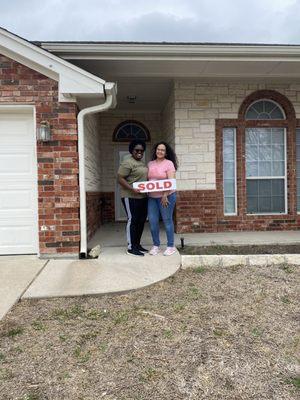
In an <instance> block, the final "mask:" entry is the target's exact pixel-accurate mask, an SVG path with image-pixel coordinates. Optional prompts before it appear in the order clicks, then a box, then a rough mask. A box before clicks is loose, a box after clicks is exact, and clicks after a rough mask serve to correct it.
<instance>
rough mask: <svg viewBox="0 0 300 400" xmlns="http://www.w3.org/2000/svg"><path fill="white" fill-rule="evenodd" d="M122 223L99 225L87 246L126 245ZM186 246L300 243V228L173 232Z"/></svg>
mask: <svg viewBox="0 0 300 400" xmlns="http://www.w3.org/2000/svg"><path fill="white" fill-rule="evenodd" d="M125 225H126V224H125V222H114V223H107V224H104V225H102V226H101V227H100V228H99V229H98V230H97V231H96V233H95V235H94V236H93V237H92V238H91V240H90V241H89V242H88V248H92V247H94V246H96V245H98V244H99V245H100V246H101V248H109V247H122V246H124V249H125V248H126V234H125ZM182 238H183V239H184V245H185V246H195V245H197V246H211V245H227V246H230V245H274V244H280V245H287V244H299V243H300V232H299V231H267V232H266V231H240V232H216V233H181V234H176V233H175V244H176V246H177V247H180V246H181V239H182ZM161 242H162V246H165V245H166V237H165V233H164V231H163V229H161ZM142 244H143V245H144V246H146V247H148V248H150V246H151V245H152V240H151V233H150V229H149V224H148V223H146V225H145V229H144V233H143V237H142Z"/></svg>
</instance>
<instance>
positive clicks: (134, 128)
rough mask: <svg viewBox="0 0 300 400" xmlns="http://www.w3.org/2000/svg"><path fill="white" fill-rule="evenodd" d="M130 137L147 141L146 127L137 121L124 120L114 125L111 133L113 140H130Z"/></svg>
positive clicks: (148, 137)
mask: <svg viewBox="0 0 300 400" xmlns="http://www.w3.org/2000/svg"><path fill="white" fill-rule="evenodd" d="M132 139H142V140H145V141H149V140H150V134H149V131H148V129H147V128H146V127H145V126H144V125H143V124H141V123H140V122H137V121H124V122H122V123H121V124H119V125H118V126H117V127H116V129H115V131H114V134H113V140H114V141H115V142H130V141H131V140H132Z"/></svg>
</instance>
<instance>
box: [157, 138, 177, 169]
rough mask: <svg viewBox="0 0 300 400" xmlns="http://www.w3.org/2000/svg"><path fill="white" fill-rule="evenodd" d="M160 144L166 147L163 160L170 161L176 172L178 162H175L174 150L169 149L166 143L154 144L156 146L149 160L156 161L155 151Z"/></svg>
mask: <svg viewBox="0 0 300 400" xmlns="http://www.w3.org/2000/svg"><path fill="white" fill-rule="evenodd" d="M160 144H163V145H164V146H165V147H166V154H165V158H166V159H167V160H170V161H172V163H173V164H174V167H175V169H176V170H177V169H178V160H177V157H176V154H175V151H174V150H173V149H172V147H171V146H170V145H169V144H168V143H166V142H163V141H161V142H158V143H156V144H155V145H154V146H153V150H152V157H151V160H156V159H157V156H156V149H157V147H158V146H159V145H160Z"/></svg>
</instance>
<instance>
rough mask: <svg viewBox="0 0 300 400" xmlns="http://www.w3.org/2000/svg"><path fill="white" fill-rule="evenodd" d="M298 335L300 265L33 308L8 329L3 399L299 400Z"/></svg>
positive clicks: (218, 274)
mask: <svg viewBox="0 0 300 400" xmlns="http://www.w3.org/2000/svg"><path fill="white" fill-rule="evenodd" d="M298 328H299V269H298V268H297V267H294V266H289V267H288V268H285V267H284V266H275V267H251V268H250V267H231V268H204V267H201V266H199V268H197V269H195V270H184V271H180V272H178V273H177V274H176V275H175V276H173V277H171V278H169V279H167V280H166V281H164V282H162V283H159V284H156V285H154V286H151V287H149V288H147V289H144V290H140V291H136V292H132V293H129V294H126V295H118V296H103V297H85V298H82V297H81V298H69V299H52V300H39V301H23V302H21V303H19V304H18V305H16V306H15V307H14V308H13V310H12V311H11V312H10V313H9V314H8V315H7V316H6V318H5V319H4V320H3V321H2V322H1V323H0V398H1V399H2V400H4V399H5V400H46V399H47V400H48V399H49V400H62V399H63V400H69V399H70V400H71V399H72V400H96V399H97V400H99V399H105V400H149V399H151V400H175V399H176V400H186V399H189V400H199V399H200V400H202V399H203V400H204V399H205V400H208V399H209V400H217V399H218V400H219V399H222V400H229V399H230V400H241V399H243V400H250V399H251V400H256V399H259V400H272V399H274V400H283V399H284V400H296V399H298V398H299V391H298V390H299V389H297V387H298V388H299V375H298V374H299V369H298V366H297V354H298V355H299V353H297V352H299V343H300V339H299V336H297V329H298ZM298 360H299V358H298Z"/></svg>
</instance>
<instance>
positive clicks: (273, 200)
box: [245, 128, 286, 214]
mask: <svg viewBox="0 0 300 400" xmlns="http://www.w3.org/2000/svg"><path fill="white" fill-rule="evenodd" d="M245 145H246V191H247V213H249V214H268V213H285V212H286V200H285V193H286V157H285V154H286V150H285V129H284V128H247V129H246V138H245Z"/></svg>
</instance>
